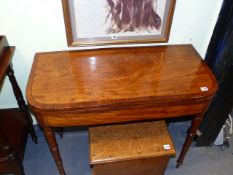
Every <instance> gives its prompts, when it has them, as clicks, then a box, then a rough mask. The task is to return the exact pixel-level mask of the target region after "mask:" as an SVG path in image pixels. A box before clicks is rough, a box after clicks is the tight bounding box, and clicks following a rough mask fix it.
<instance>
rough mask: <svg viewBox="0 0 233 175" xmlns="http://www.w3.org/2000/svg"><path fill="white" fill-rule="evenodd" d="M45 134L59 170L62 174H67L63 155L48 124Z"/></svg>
mask: <svg viewBox="0 0 233 175" xmlns="http://www.w3.org/2000/svg"><path fill="white" fill-rule="evenodd" d="M44 134H45V138H46V139H47V142H48V145H49V148H50V151H51V153H52V156H53V158H54V160H55V163H56V165H57V168H58V170H59V173H60V175H65V171H64V168H63V164H62V160H61V156H60V153H59V149H58V146H57V141H56V138H55V135H54V132H53V130H52V129H51V128H50V127H47V126H46V127H44Z"/></svg>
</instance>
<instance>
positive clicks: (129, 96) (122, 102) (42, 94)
mask: <svg viewBox="0 0 233 175" xmlns="http://www.w3.org/2000/svg"><path fill="white" fill-rule="evenodd" d="M216 90H217V83H216V79H215V77H214V76H213V74H212V73H211V71H210V70H209V68H208V67H207V65H206V64H205V63H204V61H203V60H202V58H201V57H200V56H199V55H198V53H197V52H196V51H195V49H194V48H193V47H192V46H191V45H171V46H158V47H134V48H132V47H131V48H112V49H97V50H84V51H60V52H47V53H37V54H36V56H35V59H34V62H33V66H32V70H31V73H30V77H29V81H28V85H27V99H28V102H29V104H30V106H31V109H32V110H33V112H34V113H35V115H36V118H37V120H38V123H39V124H40V125H41V127H43V129H44V134H45V137H46V139H47V142H48V145H49V148H50V151H51V153H52V155H53V158H54V160H55V162H56V165H57V167H58V169H59V172H60V174H61V175H64V174H65V171H64V168H63V164H62V160H61V157H60V153H59V150H58V146H57V142H56V139H55V137H54V132H53V129H52V128H53V127H65V126H93V125H103V124H110V123H122V122H130V121H145V120H159V119H166V118H172V117H192V118H193V121H192V124H191V127H190V129H189V133H188V134H187V138H186V140H185V142H184V145H183V148H182V151H181V154H180V156H179V158H178V160H177V167H179V166H180V165H181V164H182V162H183V160H184V157H185V154H186V153H187V151H188V149H189V146H190V144H191V143H192V140H193V137H194V135H195V133H196V130H197V129H198V127H199V125H200V123H201V121H202V118H203V116H204V113H205V112H206V110H207V109H208V106H209V104H210V102H211V100H212V97H213V96H214V94H215V92H216Z"/></svg>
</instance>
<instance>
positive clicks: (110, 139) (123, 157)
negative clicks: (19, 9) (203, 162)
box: [89, 121, 175, 175]
mask: <svg viewBox="0 0 233 175" xmlns="http://www.w3.org/2000/svg"><path fill="white" fill-rule="evenodd" d="M89 138H90V164H91V165H93V174H94V175H162V174H164V171H165V169H166V166H167V163H168V161H169V159H170V157H171V156H174V155H175V149H174V146H173V143H172V141H171V138H170V136H169V133H168V131H167V128H166V124H165V122H164V121H156V122H144V123H131V124H121V125H107V126H97V127H91V128H90V129H89ZM164 147H168V148H164ZM169 147H170V148H169Z"/></svg>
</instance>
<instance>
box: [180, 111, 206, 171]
mask: <svg viewBox="0 0 233 175" xmlns="http://www.w3.org/2000/svg"><path fill="white" fill-rule="evenodd" d="M202 119H203V114H198V115H196V116H195V117H194V119H193V121H192V124H191V128H190V129H189V132H188V134H187V137H186V139H185V142H184V145H183V148H182V150H181V153H180V156H179V158H178V160H177V164H176V168H179V167H180V165H182V163H183V161H184V157H185V155H186V153H187V151H188V149H189V147H190V145H191V144H192V141H193V138H194V136H195V135H196V132H197V129H198V128H199V126H200V124H201V121H202Z"/></svg>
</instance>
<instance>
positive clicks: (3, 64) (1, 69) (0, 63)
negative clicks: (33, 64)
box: [0, 46, 15, 82]
mask: <svg viewBox="0 0 233 175" xmlns="http://www.w3.org/2000/svg"><path fill="white" fill-rule="evenodd" d="M14 52H15V47H14V46H10V47H7V48H6V49H5V51H4V53H3V54H2V56H1V59H0V82H1V81H2V79H3V77H4V75H5V73H6V70H7V68H8V66H9V65H10V63H11V60H12V57H13V55H14Z"/></svg>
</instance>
